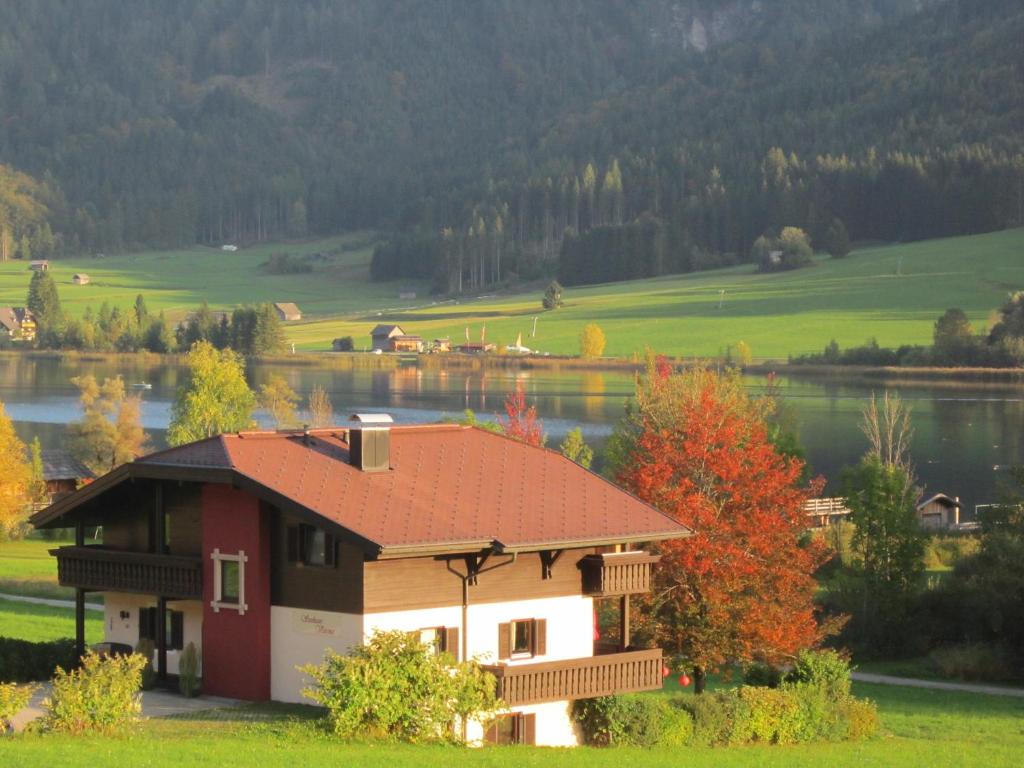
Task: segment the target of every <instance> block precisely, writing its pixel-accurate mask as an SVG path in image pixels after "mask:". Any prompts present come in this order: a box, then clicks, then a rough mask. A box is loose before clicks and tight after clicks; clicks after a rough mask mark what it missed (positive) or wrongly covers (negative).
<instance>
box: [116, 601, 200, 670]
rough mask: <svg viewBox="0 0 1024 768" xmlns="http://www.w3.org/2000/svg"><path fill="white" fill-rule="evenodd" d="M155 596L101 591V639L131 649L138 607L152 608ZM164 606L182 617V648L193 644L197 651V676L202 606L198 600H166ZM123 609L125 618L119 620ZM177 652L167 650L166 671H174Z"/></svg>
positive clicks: (134, 642) (136, 640)
mask: <svg viewBox="0 0 1024 768" xmlns="http://www.w3.org/2000/svg"><path fill="white" fill-rule="evenodd" d="M155 607H156V598H155V597H153V596H152V595H137V594H130V593H125V592H104V593H103V629H104V639H105V640H107V641H109V642H113V643H125V644H126V645H130V646H131V647H132V648H134V647H135V646H136V645H138V643H139V609H140V608H155ZM167 607H168V608H169V609H170V610H172V611H181V612H182V614H184V616H183V623H182V634H183V641H184V642H183V644H182V647H184V646H187V645H188V644H189V643H194V644H195V646H196V650H197V651H199V654H200V675H201V674H202V652H203V606H202V603H200V602H199V601H198V600H169V601H168V602H167ZM122 611H126V612H127V613H128V618H126V619H122V618H121V612H122ZM180 657H181V651H172V650H168V651H167V672H168V674H171V675H176V674H178V660H179V659H180ZM153 668H154V669H156V652H155V651H154V653H153Z"/></svg>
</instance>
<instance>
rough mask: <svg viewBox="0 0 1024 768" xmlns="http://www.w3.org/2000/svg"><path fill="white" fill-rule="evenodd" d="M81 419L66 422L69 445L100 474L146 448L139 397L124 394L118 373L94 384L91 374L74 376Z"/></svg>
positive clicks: (94, 379)
mask: <svg viewBox="0 0 1024 768" xmlns="http://www.w3.org/2000/svg"><path fill="white" fill-rule="evenodd" d="M71 383H72V384H74V385H75V386H76V387H78V390H79V398H78V401H79V403H80V405H81V406H82V418H81V420H79V421H75V422H72V423H71V424H68V445H69V448H70V450H71V453H72V455H73V456H74V457H75V458H77V459H78V460H79V461H81V462H82V463H83V464H85V466H87V467H88V468H89V469H91V470H92V471H93V472H95V473H96V474H97V475H102V474H105V473H107V472H109V471H110V470H112V469H114V468H116V467H118V466H120V465H121V464H125V463H127V462H129V461H132V460H133V459H134V458H136V457H137V456H141V455H142V454H143V453H145V451H146V447H147V445H146V444H147V441H148V435H146V433H145V431H144V430H143V429H142V421H141V405H142V401H141V399H140V398H139V397H138V396H128V395H127V394H126V393H125V388H124V380H123V379H122V378H121V377H120V376H117V377H115V378H113V379H110V378H107V379H104V381H103V383H102V384H99V383H97V381H96V378H95V377H94V376H92V375H88V376H76V377H75V378H73V379H72V380H71Z"/></svg>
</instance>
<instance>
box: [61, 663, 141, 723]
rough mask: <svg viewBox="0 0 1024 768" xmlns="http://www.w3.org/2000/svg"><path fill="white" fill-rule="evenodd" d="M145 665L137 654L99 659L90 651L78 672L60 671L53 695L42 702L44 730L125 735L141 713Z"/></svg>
mask: <svg viewBox="0 0 1024 768" xmlns="http://www.w3.org/2000/svg"><path fill="white" fill-rule="evenodd" d="M146 663H147V660H146V659H144V658H143V657H142V656H140V655H139V654H137V653H133V654H131V655H130V656H98V655H96V654H95V653H93V652H92V651H89V652H87V653H86V654H85V655H84V656H83V657H82V664H81V666H80V667H79V668H78V669H76V670H72V671H71V672H65V671H64V670H63V669H58V670H57V674H56V675H55V676H54V678H53V688H52V690H51V692H50V695H49V697H48V698H46V699H45V700H44V701H43V708H44V709H45V710H46V715H45V718H44V721H43V722H44V726H45V727H46V728H47V729H49V730H52V731H61V732H65V733H84V732H87V731H93V732H97V733H102V734H108V735H109V734H116V733H120V732H122V731H124V730H125V729H126V728H127V727H128V726H130V725H132V724H133V723H134V722H136V721H137V720H138V718H139V714H140V712H141V711H142V697H141V695H140V694H139V690H140V688H141V686H142V669H143V667H144V666H145V665H146Z"/></svg>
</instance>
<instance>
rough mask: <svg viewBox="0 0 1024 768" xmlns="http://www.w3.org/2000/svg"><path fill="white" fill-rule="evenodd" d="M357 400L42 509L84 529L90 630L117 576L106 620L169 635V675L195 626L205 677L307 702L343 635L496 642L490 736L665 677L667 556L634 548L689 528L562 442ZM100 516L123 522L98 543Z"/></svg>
mask: <svg viewBox="0 0 1024 768" xmlns="http://www.w3.org/2000/svg"><path fill="white" fill-rule="evenodd" d="M352 418H353V421H351V422H350V423H349V426H348V427H347V428H341V427H333V428H325V429H314V430H308V431H305V432H302V431H290V432H244V433H239V434H226V435H219V436H216V437H212V438H208V439H205V440H200V441H198V442H195V443H190V444H187V445H183V446H179V447H176V448H171V449H168V450H164V451H160V452H157V453H154V454H150V455H149V456H145V457H142V458H140V459H136V460H135V461H133V462H130V463H128V464H125V465H123V466H121V467H118V468H117V469H115V470H113V471H112V472H110V473H108V474H106V475H104V476H103V477H101V478H99V479H98V480H96V481H95V482H93V483H91V484H89V485H88V486H85V487H83V488H81V489H79V490H78V491H76V492H74V493H73V494H71V495H69V496H66V497H64V498H62V499H59V500H58V501H56V502H54V504H52V505H51V506H49V507H48V508H47V509H45V510H43V511H42V512H39V513H37V514H35V515H34V516H33V517H32V522H33V524H34V525H35V526H36V527H38V528H43V529H47V528H64V527H73V528H74V529H75V531H76V541H75V544H74V545H73V546H64V547H60V548H59V549H55V550H53V552H54V555H55V556H56V558H57V562H58V573H59V580H60V583H61V584H62V585H63V586H66V587H73V588H74V589H75V593H76V604H77V610H76V642H77V644H78V647H79V649H81V648H83V647H84V637H85V610H84V606H85V594H86V592H87V591H92V592H100V593H102V594H103V603H104V612H105V616H104V622H103V626H104V631H105V634H106V638H105V639H106V641H108V642H117V643H125V644H130V645H133V646H134V645H136V644H137V643H138V641H139V640H140V639H142V638H150V639H152V640H153V641H154V643H155V645H156V651H155V658H156V668H157V674H158V676H159V678H161V679H163V680H167V679H168V678H169V676H172V675H174V674H175V673H176V672H177V670H178V661H179V659H180V657H181V653H182V650H183V647H184V646H185V645H187V644H188V643H193V644H194V645H195V646H196V647H197V649H198V650H199V651H200V653H201V658H202V686H203V692H204V693H206V694H209V695H211V696H227V697H233V698H239V699H246V700H255V701H260V700H268V699H272V700H276V701H284V702H299V701H302V700H303V699H302V695H301V690H302V688H303V687H304V686H306V685H307V684H308V682H309V681H308V679H307V678H306V677H305V675H304V674H303V673H302V672H301V671H299V669H298V668H297V667H298V666H300V665H303V664H309V663H319V662H321V661H322V660H323V657H324V653H325V651H326V650H327V649H328V648H330V649H333V650H335V651H337V652H341V653H344V652H346V651H348V650H349V649H351V648H352V647H353V646H355V645H357V644H361V643H363V642H365V641H366V640H367V639H368V638H369V637H370V636H371V635H372V633H373V632H375V631H377V630H392V631H404V632H409V633H416V634H418V635H419V637H421V638H423V639H424V640H425V641H426V642H429V643H430V644H433V645H434V646H435V647H436V648H438V649H439V650H443V651H446V652H448V653H450V654H452V655H453V656H454V657H455V658H456V659H458V660H467V659H471V658H474V657H485V658H487V659H488V661H487V664H488V665H489V666H488V667H487V669H488V671H490V672H491V673H492V674H493V675H494V676H495V678H496V684H497V689H498V690H497V693H498V695H499V696H500V697H501V698H502V699H503V700H504V701H505V703H506V704H507V705H508V707H509V712H508V713H507V715H505V717H506V718H509V719H505V720H502V721H500V722H499V723H498V724H497V727H496V728H494V729H493V730H490V731H489V732H488V733H487V734H485V733H484V730H483V727H482V725H481V724H479V723H471V724H470V730H469V734H468V735H469V737H470V739H471V740H473V741H476V742H480V741H482V740H484V738H485V736H486V737H488V738H492V739H493V740H497V741H511V742H516V743H536V744H541V745H551V746H569V745H574V744H576V743H578V732H577V730H576V727H575V724H574V722H573V719H572V715H571V704H572V702H573V701H574V700H576V699H581V698H591V697H594V696H605V695H610V694H614V693H623V692H627V691H641V690H657V689H660V688H661V685H662V668H663V664H664V662H663V659H662V652H661V650H660V649H657V648H650V649H638V648H637V647H635V646H634V645H633V644H632V642H631V634H630V623H629V611H630V609H629V606H630V599H631V598H630V596H631V595H634V594H643V593H646V592H648V591H649V590H650V583H651V572H652V569H653V568H654V567H655V563H656V562H657V560H658V558H657V557H656V556H652V555H649V554H647V553H646V552H643V551H629V549H630V547H631V546H632V545H633V544H636V543H638V542H652V541H660V540H665V539H675V538H681V537H685V536H688V535H690V534H691V531H690V530H689V529H688V528H686V527H685V526H683V525H682V524H680V523H678V522H676V521H674V520H673V519H671V518H670V517H668V516H667V515H664V514H662V513H661V512H659V511H657V510H656V509H654V508H653V507H650V506H648V505H647V504H645V503H643V502H641V501H640V500H639V499H636V498H635V497H633V496H631V495H630V494H628V493H626V492H624V491H622V490H620V489H619V488H617V487H615V486H614V485H612V484H611V483H609V482H607V481H605V480H603V479H601V478H600V477H598V476H597V475H595V474H593V473H591V472H589V471H587V470H585V469H583V468H582V467H580V466H579V465H577V464H575V463H574V462H572V461H570V460H569V459H567V458H565V457H563V456H561V455H560V454H558V453H556V452H554V451H550V450H545V449H543V448H537V447H533V446H529V445H526V444H525V443H521V442H518V441H514V440H511V439H509V438H507V437H505V436H503V435H497V434H494V433H492V432H488V431H486V430H482V429H478V428H475V427H470V426H464V425H458V424H431V425H416V426H393V425H392V424H391V419H390V417H388V416H386V415H382V414H362V415H356V416H353V417H352ZM459 456H461V457H463V459H460V460H458V461H453V460H452V457H459ZM527 477H528V478H530V481H529V482H523V478H527ZM594 510H600V511H601V512H600V514H595V513H594ZM94 526H102V536H103V542H102V544H101V545H95V546H86V545H85V538H84V531H85V530H86V528H92V527H94ZM601 600H606V601H611V603H610V604H609V605H608V608H609V610H610V611H611V612H612V614H613V615H616V616H618V617H619V630H618V632H617V633H616V636H615V639H614V641H611V642H609V641H605V642H601V641H599V639H598V638H596V637H595V631H594V615H595V611H596V609H597V605H596V603H597V601H601Z"/></svg>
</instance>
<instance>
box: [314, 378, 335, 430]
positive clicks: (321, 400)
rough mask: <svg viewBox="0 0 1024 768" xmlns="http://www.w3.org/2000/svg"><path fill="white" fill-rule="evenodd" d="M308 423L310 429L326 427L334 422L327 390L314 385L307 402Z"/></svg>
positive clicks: (332, 407) (332, 408) (332, 409)
mask: <svg viewBox="0 0 1024 768" xmlns="http://www.w3.org/2000/svg"><path fill="white" fill-rule="evenodd" d="M308 409H309V423H310V426H312V427H327V426H330V425H331V423H332V422H333V421H334V406H333V405H332V404H331V397H330V395H328V394H327V390H326V389H324V388H323V387H322V386H321V385H319V384H314V385H313V389H312V390H311V391H310V393H309V400H308Z"/></svg>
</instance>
